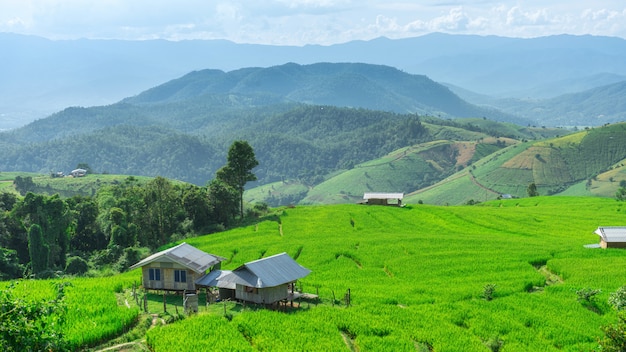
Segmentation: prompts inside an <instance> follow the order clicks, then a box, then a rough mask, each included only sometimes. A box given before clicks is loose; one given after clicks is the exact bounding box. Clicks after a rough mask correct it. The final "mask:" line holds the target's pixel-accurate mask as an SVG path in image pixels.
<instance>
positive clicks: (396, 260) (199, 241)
mask: <svg viewBox="0 0 626 352" xmlns="http://www.w3.org/2000/svg"><path fill="white" fill-rule="evenodd" d="M625 212H626V207H624V203H621V202H616V201H615V200H614V199H606V198H584V197H537V198H526V199H511V200H502V201H493V202H488V203H483V204H480V205H475V206H431V205H409V206H407V207H404V208H398V207H378V206H364V205H356V204H355V205H331V206H298V207H295V208H284V209H282V210H279V212H278V217H274V218H273V220H271V221H270V220H266V221H260V222H259V223H257V224H254V225H251V226H248V227H244V228H238V229H234V230H230V231H227V232H223V233H217V234H212V235H207V236H202V237H196V238H190V239H187V240H186V241H187V242H188V243H190V244H192V245H194V246H196V247H198V248H200V249H202V250H204V251H206V252H209V253H213V254H217V255H220V256H222V257H225V258H228V260H227V262H225V263H223V268H225V269H234V268H236V267H238V266H239V265H241V264H243V263H245V262H247V261H251V260H255V259H259V258H261V257H264V256H269V255H273V254H277V253H281V252H287V253H288V254H289V255H291V256H292V257H294V258H296V260H297V261H298V262H299V263H300V264H301V265H303V266H305V267H307V268H309V269H310V270H312V272H311V274H310V275H309V276H307V277H305V278H304V279H302V280H301V281H300V282H298V287H299V288H301V289H302V290H303V291H305V292H309V293H316V294H319V297H320V299H319V301H318V302H316V301H311V302H300V307H299V308H298V309H293V310H289V311H287V312H282V311H271V310H266V309H257V308H255V307H242V306H241V305H236V304H234V303H232V302H230V303H228V305H226V304H223V303H218V304H215V305H213V306H212V307H209V308H205V307H204V306H202V307H201V308H200V312H199V313H198V314H196V315H193V316H190V317H187V318H186V319H183V320H180V321H176V322H173V323H171V324H167V325H164V326H158V327H155V328H152V329H150V330H149V331H148V333H147V335H146V341H147V344H148V345H149V346H150V348H151V349H152V350H153V351H198V350H202V351H211V350H214V351H218V350H219V351H223V350H240V351H248V350H249V351H282V350H297V351H493V350H494V348H496V347H497V348H499V350H500V351H593V350H598V346H599V345H598V340H599V339H601V338H602V336H603V332H602V330H601V327H602V326H605V325H607V324H611V323H614V322H616V321H617V313H616V312H615V310H614V309H613V308H612V307H611V306H609V305H608V303H607V299H608V296H609V294H610V293H612V292H614V291H615V290H617V289H618V288H619V287H621V286H622V285H625V284H626V270H624V267H626V251H625V250H619V249H608V250H603V249H589V248H585V247H584V245H586V244H592V243H598V242H599V238H598V236H597V235H595V234H593V231H594V230H595V229H596V228H597V227H598V226H617V225H624V223H626V213H625ZM139 275H140V273H139V271H133V272H131V273H127V274H124V275H122V276H117V277H111V278H107V279H106V280H103V279H73V281H74V286H73V287H72V288H70V289H68V304H70V318H68V321H67V326H66V331H67V333H66V334H67V336H68V338H69V339H70V340H71V341H74V346H81V345H89V344H90V343H92V342H93V341H96V340H98V339H106V338H107V337H109V336H111V335H115V334H119V333H120V331H121V332H123V330H124V329H125V328H127V327H129V326H131V325H132V324H133V322H134V319H136V317H137V316H138V314H139V308H138V307H137V305H136V304H135V303H134V302H132V300H131V302H130V308H128V307H127V306H125V305H124V304H121V303H120V302H119V300H118V299H117V298H116V297H118V295H116V292H119V291H123V290H124V289H126V290H127V289H128V288H130V287H131V286H132V283H133V282H138V281H139V279H140V277H139ZM46 283H47V282H46V281H40V282H36V284H37V285H43V286H45V284H46ZM48 285H49V283H48ZM486 287H492V288H494V290H493V292H492V295H491V296H490V297H489V298H491V299H486V298H485V291H486V290H485V288H486ZM583 288H589V289H599V290H601V292H600V293H599V294H598V295H597V296H596V299H595V301H594V303H593V304H592V305H591V306H590V305H583V304H581V303H580V302H578V300H577V294H576V291H577V290H580V289H583ZM348 289H349V290H350V306H347V305H346V302H345V300H344V297H345V294H346V293H347V291H348ZM116 301H117V302H116ZM87 307H89V308H87ZM150 309H151V310H158V309H159V304H158V302H157V301H155V302H153V303H152V305H151V308H150ZM225 313H226V314H225ZM105 315H106V316H108V318H105ZM78 316H80V317H81V318H75V317H78ZM494 346H495V347H494Z"/></svg>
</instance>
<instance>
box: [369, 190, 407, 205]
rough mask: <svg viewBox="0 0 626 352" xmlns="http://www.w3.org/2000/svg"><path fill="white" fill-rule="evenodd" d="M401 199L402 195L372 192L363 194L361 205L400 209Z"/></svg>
mask: <svg viewBox="0 0 626 352" xmlns="http://www.w3.org/2000/svg"><path fill="white" fill-rule="evenodd" d="M403 198H404V193H380V192H372V193H364V194H363V201H362V203H363V204H368V205H397V206H399V207H401V206H402V199H403Z"/></svg>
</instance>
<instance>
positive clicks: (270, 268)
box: [197, 253, 311, 304]
mask: <svg viewBox="0 0 626 352" xmlns="http://www.w3.org/2000/svg"><path fill="white" fill-rule="evenodd" d="M310 272H311V270H309V269H307V268H305V267H303V266H301V265H300V264H298V263H297V262H296V261H295V260H293V259H292V258H291V257H290V256H289V255H288V254H287V253H280V254H276V255H273V256H271V257H266V258H263V259H259V260H255V261H252V262H248V263H245V264H244V265H242V266H240V267H238V268H237V269H235V270H233V271H230V272H229V271H226V270H222V271H221V272H215V273H214V274H212V273H209V274H207V275H205V276H204V277H203V278H201V279H200V280H198V281H197V284H198V286H207V287H218V288H219V289H220V297H222V298H224V297H223V296H222V294H224V295H228V296H234V298H235V299H237V300H241V301H246V302H253V303H258V304H273V303H276V302H278V301H282V300H287V299H288V298H289V295H290V292H289V288H290V287H291V288H293V285H294V283H295V282H296V281H297V280H298V279H301V278H303V277H305V276H307V275H308V274H309V273H310ZM229 290H230V293H227V291H229ZM233 290H234V292H233ZM292 290H293V289H292ZM233 293H234V294H233Z"/></svg>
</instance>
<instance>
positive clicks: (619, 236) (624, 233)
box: [594, 226, 626, 243]
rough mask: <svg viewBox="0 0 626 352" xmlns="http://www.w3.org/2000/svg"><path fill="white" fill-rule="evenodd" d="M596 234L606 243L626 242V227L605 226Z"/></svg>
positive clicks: (599, 228)
mask: <svg viewBox="0 0 626 352" xmlns="http://www.w3.org/2000/svg"><path fill="white" fill-rule="evenodd" d="M594 233H595V234H596V235H598V236H600V237H602V239H603V240H604V241H605V242H607V243H608V242H626V226H604V227H598V229H597V230H595V231H594Z"/></svg>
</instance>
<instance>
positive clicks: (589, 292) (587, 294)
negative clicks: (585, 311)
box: [576, 287, 602, 303]
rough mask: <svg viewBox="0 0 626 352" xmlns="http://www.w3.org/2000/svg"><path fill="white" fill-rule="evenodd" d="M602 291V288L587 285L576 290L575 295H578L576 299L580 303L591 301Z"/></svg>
mask: <svg viewBox="0 0 626 352" xmlns="http://www.w3.org/2000/svg"><path fill="white" fill-rule="evenodd" d="M600 292H602V290H594V289H590V288H588V287H585V288H581V289H580V290H578V291H576V295H577V296H578V298H577V300H578V302H581V303H585V302H586V303H591V302H593V300H594V299H595V297H596V295H597V294H598V293H600Z"/></svg>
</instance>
